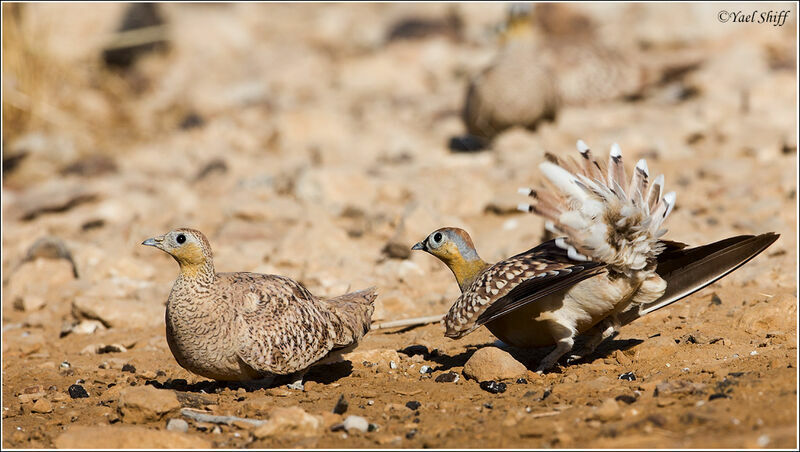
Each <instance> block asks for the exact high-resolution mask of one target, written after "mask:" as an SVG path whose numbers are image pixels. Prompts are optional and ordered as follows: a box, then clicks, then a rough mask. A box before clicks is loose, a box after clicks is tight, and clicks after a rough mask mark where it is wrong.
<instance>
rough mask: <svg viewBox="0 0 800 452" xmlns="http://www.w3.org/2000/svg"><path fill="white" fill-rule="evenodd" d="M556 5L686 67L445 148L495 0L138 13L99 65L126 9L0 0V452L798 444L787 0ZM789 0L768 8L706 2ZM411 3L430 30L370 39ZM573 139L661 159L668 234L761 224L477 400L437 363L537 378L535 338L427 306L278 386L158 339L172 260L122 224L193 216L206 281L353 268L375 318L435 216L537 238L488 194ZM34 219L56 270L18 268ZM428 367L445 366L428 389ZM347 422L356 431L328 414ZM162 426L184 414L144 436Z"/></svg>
mask: <svg viewBox="0 0 800 452" xmlns="http://www.w3.org/2000/svg"><path fill="white" fill-rule="evenodd" d="M575 7H576V8H582V9H581V11H582V12H583V13H584V14H586V15H588V16H589V17H591V18H592V20H594V21H595V22H596V23H597V24H598V33H599V35H600V36H601V37H602V39H604V40H606V41H607V42H608V43H610V44H609V45H618V46H620V47H621V48H626V47H625V46H626V45H628V46H629V45H635V46H638V47H639V48H645V49H649V53H650V55H651V56H652V57H653V59H654V60H655V61H658V60H659V58H660V56H661V55H662V54H663V55H664V58H665V59H666V58H667V55H672V52H676V51H677V52H679V53H680V52H682V51H685V53H688V54H691V55H693V57H697V58H699V60H698V61H699V63H700V64H699V65H697V67H694V68H693V69H692V70H690V71H689V72H688V73H685V74H682V75H680V76H679V77H675V78H674V79H669V78H667V79H666V80H664V81H663V82H662V83H659V84H656V85H655V86H652V87H650V88H649V89H648V90H646V91H645V92H644V93H643V94H642V95H641V96H638V98H636V99H635V100H631V99H627V100H622V99H620V100H611V101H607V102H595V103H590V104H586V105H564V106H562V107H561V109H560V110H559V112H558V115H557V117H556V119H555V120H554V121H552V122H548V123H544V124H542V125H541V126H540V127H539V128H537V129H536V130H535V131H530V130H525V129H521V128H513V129H510V130H508V131H506V132H504V133H502V134H501V135H500V136H498V137H497V139H496V140H495V141H494V143H493V144H492V149H490V150H485V151H480V152H469V153H463V152H453V151H450V150H449V149H448V141H449V139H450V138H451V137H453V136H457V135H460V134H463V132H464V125H463V124H462V122H461V120H460V117H459V109H460V108H461V105H462V104H463V101H464V93H465V90H466V85H467V82H468V80H469V77H471V76H472V75H473V74H476V73H478V72H479V71H480V70H481V69H482V68H483V67H484V66H485V65H486V64H488V63H489V62H490V61H491V59H492V57H493V55H494V54H495V53H496V51H497V47H498V43H497V37H496V36H495V34H494V32H493V27H494V26H495V25H496V24H498V23H499V22H500V21H501V20H502V19H503V16H504V7H503V5H492V4H475V5H460V4H454V5H450V6H448V5H443V4H442V5H437V4H407V5H405V4H381V5H375V4H365V5H361V4H346V5H327V4H325V5H323V4H304V5H266V4H226V5H182V4H169V5H163V8H162V10H161V14H162V15H163V16H164V18H165V19H166V20H167V23H168V27H169V28H168V32H167V33H168V34H167V36H168V38H169V45H168V49H167V50H165V51H156V52H153V53H150V54H147V55H145V56H143V57H142V58H141V59H140V60H139V61H138V62H137V63H136V65H135V67H133V68H132V69H129V70H127V71H123V72H112V71H109V70H107V69H106V68H104V67H103V66H102V64H101V62H100V53H101V50H102V48H103V46H105V45H106V44H107V43H108V40H109V36H110V34H111V33H112V32H113V31H114V29H115V27H116V26H117V24H118V22H119V20H120V17H121V15H122V13H123V9H124V5H122V4H102V5H92V6H83V5H75V4H72V5H61V4H26V5H24V7H23V8H22V10H21V12H19V11H18V12H17V13H15V14H12V13H11V12H10V10H7V8H9V5H8V4H3V10H4V16H3V20H4V23H3V52H4V66H3V114H4V122H3V164H4V167H3V186H2V214H3V220H2V221H3V222H2V226H3V230H2V247H3V252H2V271H3V288H2V296H3V304H2V315H3V322H2V325H3V334H2V352H3V358H2V429H3V435H2V445H3V447H4V448H8V447H10V448H43V447H44V448H50V447H64V448H67V447H70V448H72V447H80V446H86V447H137V446H141V447H219V448H239V447H254V448H255V447H318V448H351V447H370V448H382V447H390V448H422V447H426V448H431V447H432V448H445V447H447V448H454V447H455V448H471V447H483V448H501V447H505V448H550V447H570V448H621V447H629V448H658V447H663V448H734V447H744V448H750V447H752V448H763V447H769V448H795V447H797V430H796V425H797V389H796V388H797V279H796V276H797V239H796V236H797V210H796V207H797V134H796V129H795V127H796V122H797V105H796V103H795V101H796V98H797V74H796V72H795V67H796V60H795V58H796V54H797V46H796V41H795V39H796V38H795V37H796V35H795V33H796V27H797V23H796V13H797V10H796V6H795V5H790V6H786V5H766V4H758V5H755V6H750V5H745V4H737V5H734V6H730V5H727V7H726V5H718V4H714V5H700V4H671V5H667V4H664V5H661V4H647V5H627V4H616V5H611V6H608V5H576V6H575ZM450 8H453V10H452V11H450ZM787 8H789V9H790V13H789V22H788V23H787V24H784V25H783V26H773V24H769V23H761V24H759V23H733V22H728V23H721V22H720V21H719V20H718V13H719V12H720V11H721V10H723V9H728V10H731V11H734V10H747V11H750V10H753V9H757V10H759V11H768V10H772V11H780V10H782V9H787ZM448 14H455V15H457V16H458V17H459V18H460V20H461V22H462V27H461V29H460V31H454V30H455V29H454V28H453V26H452V22H448V21H447V20H446V18H447V16H448ZM15 17H16V19H14V18H15ZM411 18H415V19H419V20H425V21H429V22H431V23H434V24H438V28H436V27H434V28H429V29H428V31H429V32H428V33H427V34H426V35H424V36H422V37H416V38H403V37H402V36H400V37H396V38H395V39H391V40H390V39H388V38H387V36H389V34H390V33H389V32H390V30H392V27H394V26H395V25H396V24H397V23H398V22H399V21H402V20H407V19H411ZM12 20H16V21H17V22H16V23H15V22H12ZM7 21H8V22H7ZM448 24H450V25H448ZM15 27H16V28H15ZM533 61H534V62H535V60H533ZM532 64H533V63H532ZM578 139H583V140H585V141H586V142H587V143H588V144H589V145H590V146H592V147H593V148H594V149H597V153H598V154H599V155H601V156H605V155H606V152H607V149H608V148H609V147H610V145H611V144H612V143H613V142H618V143H619V144H620V145H621V147H622V150H623V155H624V158H625V160H626V162H627V163H628V168H629V169H630V168H632V165H633V163H634V162H635V161H636V160H637V159H639V158H643V157H644V158H647V159H648V163H649V167H650V171H651V174H658V173H664V175H665V177H666V183H667V188H668V189H672V190H675V191H677V193H678V198H677V207H676V209H675V211H674V212H673V213H672V214H671V216H670V218H669V221H668V224H667V227H668V228H669V233H668V234H667V236H666V237H667V238H669V239H672V240H677V241H681V242H685V243H689V244H693V245H694V244H704V243H709V242H712V241H716V240H719V239H723V238H726V237H729V236H734V235H740V234H757V233H764V232H769V231H774V232H777V233H779V234H781V237H780V239H779V240H778V241H777V242H776V243H774V244H773V245H772V246H771V247H770V248H768V249H767V250H766V251H765V252H764V253H762V254H761V255H759V256H758V257H757V258H755V259H754V260H753V261H751V262H749V263H748V264H746V265H745V266H744V267H742V268H740V269H739V270H737V271H735V272H734V273H732V274H730V275H729V276H727V277H725V278H724V279H722V280H720V281H719V282H717V283H715V284H713V285H712V286H710V287H707V288H705V289H704V290H702V291H700V292H698V293H696V294H694V295H692V296H690V297H688V298H686V299H684V300H682V301H681V302H679V303H676V304H674V305H672V306H670V307H669V308H667V309H663V310H661V311H658V312H656V313H653V314H652V315H649V316H647V317H645V318H642V319H639V320H637V321H636V322H634V323H632V324H630V325H628V326H626V327H624V328H623V329H622V330H621V332H620V334H619V335H618V336H617V337H615V338H613V339H612V340H609V341H608V342H606V343H604V344H603V345H602V346H601V347H600V348H599V349H598V350H597V351H596V353H594V354H593V355H592V356H590V357H589V358H588V359H586V360H584V361H582V362H578V363H573V364H570V365H562V366H559V367H558V368H557V369H555V370H553V371H552V372H549V373H546V374H544V375H537V374H535V373H533V372H532V371H530V370H529V371H527V372H526V373H524V374H523V375H521V377H522V379H521V380H520V379H518V378H513V379H510V380H508V381H505V382H504V383H505V384H506V385H507V389H506V391H505V392H503V393H498V394H493V393H490V392H488V391H485V390H483V389H481V387H480V386H479V383H478V382H476V381H473V380H470V379H467V378H465V377H464V375H463V374H462V372H463V368H464V365H465V363H466V361H467V360H468V359H469V357H470V356H471V355H472V353H473V352H474V351H475V350H477V349H480V348H483V347H490V346H494V347H497V346H499V347H501V348H504V349H506V350H508V351H510V352H511V354H512V355H513V356H514V357H515V358H516V359H517V360H519V361H520V362H522V363H523V364H524V365H525V366H526V367H527V368H528V369H535V367H536V364H537V362H538V360H539V359H541V358H542V357H543V356H545V354H546V353H547V352H548V349H547V348H544V349H539V350H516V349H513V348H508V347H506V346H504V345H502V344H499V343H496V342H495V339H494V338H493V337H492V336H491V334H490V333H488V331H486V330H485V329H483V328H481V329H480V330H477V331H476V332H474V333H472V334H470V335H468V336H466V337H465V338H463V339H461V340H457V341H454V340H450V339H448V338H445V337H444V336H443V327H442V326H441V325H439V324H429V325H425V326H421V327H416V328H407V329H390V330H378V331H373V332H371V333H370V334H368V335H367V336H366V338H365V339H364V341H363V342H362V343H361V344H360V345H359V347H358V348H357V349H356V350H355V351H354V352H353V353H352V354H351V355H347V359H346V360H345V361H344V362H342V363H339V364H335V365H332V366H320V367H317V368H314V369H313V370H312V372H311V373H310V374H309V376H308V382H307V383H306V387H305V391H303V392H299V391H291V390H288V389H286V388H285V387H282V386H275V387H262V386H259V385H252V384H251V385H244V386H241V387H237V386H232V385H215V384H213V383H212V382H209V381H208V380H206V379H204V378H201V377H198V376H196V375H193V374H191V373H189V372H187V371H186V370H184V369H182V368H181V367H179V366H178V364H177V363H176V362H175V360H174V358H173V357H172V355H171V354H170V351H169V349H168V347H167V343H166V340H165V337H164V323H163V313H164V303H165V301H166V298H167V295H168V293H169V290H170V287H171V285H172V281H173V280H174V278H175V277H176V275H177V271H178V268H177V265H176V264H175V262H174V261H173V260H172V259H171V258H170V257H169V256H167V255H166V254H164V253H161V252H159V251H158V250H154V249H152V248H149V247H143V246H141V245H140V243H141V242H142V240H144V239H146V238H148V237H152V236H155V235H159V234H162V233H164V232H167V231H169V230H170V229H173V228H176V227H181V226H187V227H194V228H197V229H200V230H202V231H204V232H205V233H206V234H207V235H208V237H209V239H210V241H211V244H212V246H213V248H214V252H215V263H216V268H217V270H218V271H253V272H262V273H275V274H281V275H286V276H289V277H292V278H295V279H297V280H299V281H301V282H302V283H303V284H305V285H306V287H308V289H309V290H311V291H312V292H313V293H315V294H317V295H320V296H333V295H338V294H340V293H342V292H344V291H345V290H348V289H360V288H365V287H368V286H373V285H374V286H377V287H378V288H379V290H380V296H379V298H378V301H377V303H376V310H375V315H374V320H376V321H384V320H394V319H402V318H411V317H418V316H428V315H434V314H441V313H444V312H445V311H446V310H447V309H448V307H449V306H450V305H451V304H452V302H453V301H454V300H455V299H456V298H457V296H458V288H457V286H456V284H455V282H454V281H453V278H452V275H451V274H450V272H449V271H448V270H447V269H446V268H445V267H444V266H443V265H442V264H441V263H440V262H438V261H437V260H435V259H434V258H433V257H431V256H429V255H427V254H424V253H418V252H413V253H410V252H407V250H408V249H409V248H410V247H411V245H413V244H414V243H415V242H417V241H419V240H421V239H423V238H425V236H426V235H427V234H428V233H430V232H431V231H433V230H434V229H436V228H438V227H441V226H458V227H462V228H464V229H466V230H467V231H469V232H470V234H471V235H472V237H473V239H474V241H475V243H476V244H477V247H478V250H479V252H480V253H481V255H482V257H483V258H484V259H486V260H489V261H495V260H499V259H502V258H503V257H506V256H510V255H513V254H515V253H517V252H520V251H523V250H526V249H528V248H531V247H532V246H534V245H536V244H537V243H539V241H540V240H541V238H542V231H543V228H542V221H541V220H540V219H538V218H536V217H534V216H532V215H526V214H522V213H519V212H516V211H515V209H514V208H515V206H516V205H517V203H519V202H524V201H525V200H524V199H521V198H522V196H521V195H518V194H517V192H516V190H517V187H521V186H532V185H536V184H538V183H539V182H540V181H541V176H540V174H539V172H538V169H537V165H538V163H539V162H541V161H542V160H543V158H544V153H545V151H549V152H554V153H557V154H559V155H565V154H568V153H572V152H574V146H575V142H576V140H578ZM43 236H51V237H56V238H57V240H59V242H58V243H60V244H61V245H63V247H64V248H65V249H66V250H68V251H69V253H70V256H71V261H70V260H69V259H67V258H63V254H64V253H63V252H62V253H61V254H62V258H52V257H48V256H46V255H45V254H47V253H46V252H45V251H46V250H47V248H40V252H39V253H38V254H37V255H35V256H33V257H32V258H31V259H25V257H26V253H27V252H28V251H29V249H31V247H32V245H33V244H34V242H35V241H36V240H37V239H39V238H41V237H43ZM389 244H391V246H388V247H387V245H389ZM62 251H63V250H62ZM37 256H38V257H37ZM73 263H74V268H73ZM73 271H76V272H77V277H76V276H75V275H74V274H73ZM410 346H417V347H412V348H410V349H409V347H410ZM423 366H428V367H429V368H430V369H431V371H430V372H429V373H421V372H420V369H421V368H422V367H423ZM449 372H453V373H455V374H457V375H459V376H460V378H459V379H458V380H457V381H455V382H437V381H436V379H437V377H440V375H443V374H446V373H449ZM621 376H624V377H623V378H620V377H621ZM73 385H78V386H80V387H82V388H83V390H85V392H86V394H85V395H86V396H87V397H77V398H73V396H77V395H80V394H79V392H80V390H79V389H78V388H77V386H73ZM70 387H72V390H70ZM150 387H152V388H158V390H157V391H156V390H155V389H154V390H153V391H155V392H152V391H146V392H136V390H137V389H141V388H148V389H149V388H150ZM70 393H72V395H71V394H70ZM342 396H343V397H344V400H345V401H346V402H347V408H346V410H343V405H342V404H340V405H339V409H338V410H337V411H339V413H338V414H337V413H333V410H334V407H335V406H337V401H338V400H339V399H340V397H342ZM132 399H136V400H132ZM176 401H177V402H176ZM409 402H418V403H409ZM276 407H299V409H301V410H302V411H300V410H288V411H286V410H284V411H281V410H277V411H276V410H275V408H276ZM181 408H190V409H193V410H195V411H199V412H204V413H208V414H213V415H219V416H227V415H231V416H237V417H242V418H249V419H260V420H267V419H268V420H269V421H270V422H278V421H281V422H286V425H287V427H285V428H277V429H272V430H270V428H263V426H262V427H258V428H254V427H253V426H251V425H249V424H247V423H246V422H242V421H239V422H234V423H232V424H222V425H216V424H212V423H207V422H202V421H196V420H193V419H189V418H186V417H183V416H182V415H181V413H180V409H181ZM287 413H288V414H287ZM350 415H357V416H361V417H363V418H365V419H366V420H367V422H368V423H370V424H373V426H372V427H371V428H370V429H369V430H370V431H366V432H360V431H355V430H351V431H349V432H348V431H344V430H341V429H338V428H336V426H337V424H340V423H342V422H343V421H344V419H345V418H347V416H350ZM172 419H183V420H185V421H187V422H188V424H183V425H182V424H181V423H180V422H175V421H173V422H172V423H171V430H170V431H167V428H166V426H167V423H168V422H170V420H172ZM301 421H302V422H301ZM265 425H267V424H265ZM271 425H276V424H271ZM184 430H185V431H184Z"/></svg>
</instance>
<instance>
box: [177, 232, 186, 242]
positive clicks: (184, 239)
mask: <svg viewBox="0 0 800 452" xmlns="http://www.w3.org/2000/svg"><path fill="white" fill-rule="evenodd" d="M175 241H176V242H178V243H179V244H181V243H183V242H185V241H186V236H185V235H183V234H178V236H177V237H175Z"/></svg>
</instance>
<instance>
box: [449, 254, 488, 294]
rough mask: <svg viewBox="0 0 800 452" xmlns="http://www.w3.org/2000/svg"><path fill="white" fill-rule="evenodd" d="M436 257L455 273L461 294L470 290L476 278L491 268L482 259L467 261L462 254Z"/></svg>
mask: <svg viewBox="0 0 800 452" xmlns="http://www.w3.org/2000/svg"><path fill="white" fill-rule="evenodd" d="M436 257H438V258H439V259H441V261H442V262H444V263H445V265H447V267H448V268H450V271H452V272H453V276H455V277H456V282H458V287H459V288H460V289H461V292H464V291H465V290H467V289H469V286H470V285H471V284H472V283H473V282H474V281H475V278H477V277H478V275H480V274H481V273H483V271H484V270H486V268H487V267H489V264H488V263H486V262H484V261H483V259H481V258H480V257H478V258H477V259H472V260H466V259H464V257H463V256H461V255H460V254H455V255H453V254H450V255H447V256H436Z"/></svg>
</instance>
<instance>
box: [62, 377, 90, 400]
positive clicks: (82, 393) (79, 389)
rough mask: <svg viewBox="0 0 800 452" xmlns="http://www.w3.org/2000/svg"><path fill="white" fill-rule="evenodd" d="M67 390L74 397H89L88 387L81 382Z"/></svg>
mask: <svg viewBox="0 0 800 452" xmlns="http://www.w3.org/2000/svg"><path fill="white" fill-rule="evenodd" d="M78 381H82V380H78ZM67 392H69V396H70V397H72V398H73V399H83V398H87V397H89V393H88V392H86V389H84V388H83V386H81V385H79V384H74V385H72V386H70V387H69V389H67Z"/></svg>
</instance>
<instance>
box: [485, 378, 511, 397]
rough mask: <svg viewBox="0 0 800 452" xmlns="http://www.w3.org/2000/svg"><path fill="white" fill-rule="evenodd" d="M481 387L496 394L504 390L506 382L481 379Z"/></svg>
mask: <svg viewBox="0 0 800 452" xmlns="http://www.w3.org/2000/svg"><path fill="white" fill-rule="evenodd" d="M480 387H481V389H483V390H484V391H487V392H491V393H492V394H498V393H503V392H506V384H505V383H498V382H496V381H493V380H492V381H482V382H481V384H480Z"/></svg>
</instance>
